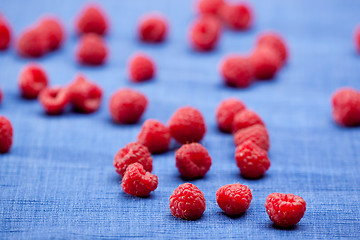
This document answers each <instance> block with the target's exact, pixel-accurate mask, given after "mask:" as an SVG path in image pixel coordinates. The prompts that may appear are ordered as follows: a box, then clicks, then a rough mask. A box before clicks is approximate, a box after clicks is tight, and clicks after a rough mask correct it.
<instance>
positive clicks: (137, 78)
mask: <svg viewBox="0 0 360 240" xmlns="http://www.w3.org/2000/svg"><path fill="white" fill-rule="evenodd" d="M154 75H155V65H154V63H153V61H152V59H151V58H150V57H149V56H147V55H145V54H142V53H140V54H136V55H134V56H133V57H131V59H130V62H129V76H130V79H131V80H132V81H133V82H143V81H146V80H149V79H151V78H153V77H154Z"/></svg>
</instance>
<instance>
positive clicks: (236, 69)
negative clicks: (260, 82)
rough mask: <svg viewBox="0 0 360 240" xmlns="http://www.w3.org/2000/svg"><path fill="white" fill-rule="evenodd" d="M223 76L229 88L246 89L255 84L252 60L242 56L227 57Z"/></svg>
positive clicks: (223, 66)
mask: <svg viewBox="0 0 360 240" xmlns="http://www.w3.org/2000/svg"><path fill="white" fill-rule="evenodd" d="M221 74H222V76H223V79H224V81H225V83H226V84H227V85H229V86H233V87H239V88H245V87H248V86H249V85H250V84H251V83H252V82H253V77H254V75H253V67H252V64H251V63H250V60H249V59H248V58H245V57H241V56H229V57H226V58H225V60H224V61H223V63H222V65H221Z"/></svg>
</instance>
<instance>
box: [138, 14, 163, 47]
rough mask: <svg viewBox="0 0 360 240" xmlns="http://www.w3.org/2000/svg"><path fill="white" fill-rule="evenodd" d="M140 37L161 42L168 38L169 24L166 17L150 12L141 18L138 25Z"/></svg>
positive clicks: (151, 41) (146, 40) (150, 41)
mask: <svg viewBox="0 0 360 240" xmlns="http://www.w3.org/2000/svg"><path fill="white" fill-rule="evenodd" d="M138 29H139V30H138V34H139V38H140V39H141V40H142V41H144V42H148V43H159V42H163V41H164V40H165V39H166V36H167V32H168V24H167V20H166V19H165V17H163V16H161V15H159V14H150V15H147V16H144V17H142V18H141V20H140V22H139V27H138Z"/></svg>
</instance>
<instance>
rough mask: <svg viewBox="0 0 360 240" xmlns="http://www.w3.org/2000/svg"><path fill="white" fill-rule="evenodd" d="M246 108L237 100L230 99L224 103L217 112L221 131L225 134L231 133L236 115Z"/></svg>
mask: <svg viewBox="0 0 360 240" xmlns="http://www.w3.org/2000/svg"><path fill="white" fill-rule="evenodd" d="M245 108H246V107H245V104H244V103H242V102H241V101H239V100H238V99H237V98H228V99H226V100H224V101H222V102H221V103H220V104H219V106H218V107H217V110H216V120H217V124H218V127H219V129H220V130H221V131H223V132H228V133H229V132H231V129H232V125H233V121H234V117H235V115H236V114H237V113H239V112H241V111H243V110H244V109H245Z"/></svg>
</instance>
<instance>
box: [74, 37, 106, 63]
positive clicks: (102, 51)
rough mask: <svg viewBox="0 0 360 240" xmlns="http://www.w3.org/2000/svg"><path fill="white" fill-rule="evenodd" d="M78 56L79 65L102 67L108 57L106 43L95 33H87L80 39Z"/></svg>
mask: <svg viewBox="0 0 360 240" xmlns="http://www.w3.org/2000/svg"><path fill="white" fill-rule="evenodd" d="M76 56H77V59H78V62H79V63H82V64H88V65H101V64H103V63H104V62H105V60H106V57H107V46H106V43H105V41H104V40H103V39H102V38H101V37H100V36H99V35H97V34H95V33H87V34H85V35H83V36H82V38H81V39H80V42H79V45H78V49H77V52H76Z"/></svg>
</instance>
